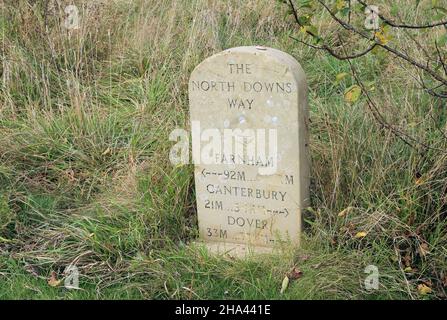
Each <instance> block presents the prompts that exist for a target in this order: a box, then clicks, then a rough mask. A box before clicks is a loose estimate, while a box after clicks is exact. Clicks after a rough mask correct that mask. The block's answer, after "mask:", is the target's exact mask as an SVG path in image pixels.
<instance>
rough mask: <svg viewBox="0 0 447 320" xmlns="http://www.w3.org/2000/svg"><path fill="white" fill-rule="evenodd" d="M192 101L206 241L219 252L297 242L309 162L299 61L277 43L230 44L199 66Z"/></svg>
mask: <svg viewBox="0 0 447 320" xmlns="http://www.w3.org/2000/svg"><path fill="white" fill-rule="evenodd" d="M189 102H190V116H191V126H192V152H193V161H194V165H195V183H196V199H197V211H198V220H199V230H200V237H201V239H202V240H204V241H205V243H206V244H207V246H208V247H209V248H211V249H212V250H214V251H215V250H217V251H219V252H224V251H229V250H236V252H239V253H240V252H241V251H242V252H247V250H250V248H253V251H255V252H257V251H261V250H263V249H268V248H272V247H274V246H275V244H276V243H277V242H278V241H292V242H294V243H296V244H299V239H300V232H301V211H302V209H303V208H305V207H306V206H307V203H308V202H307V201H308V198H309V160H308V145H307V131H308V124H307V121H308V110H307V83H306V78H305V74H304V72H303V70H302V69H301V66H300V65H299V64H298V62H297V61H296V60H295V59H294V58H293V57H292V56H290V55H288V54H286V53H284V52H282V51H279V50H276V49H272V48H265V47H238V48H232V49H228V50H225V51H223V52H221V53H218V54H216V55H214V56H212V57H209V58H207V59H206V60H204V61H203V62H202V63H201V64H200V65H198V66H197V67H196V68H195V70H194V71H193V73H192V74H191V78H190V80H189ZM236 254H238V253H236Z"/></svg>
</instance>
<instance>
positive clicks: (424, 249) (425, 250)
mask: <svg viewBox="0 0 447 320" xmlns="http://www.w3.org/2000/svg"><path fill="white" fill-rule="evenodd" d="M428 253H429V249H428V244H427V243H425V242H424V243H422V244H421V245H420V246H419V254H420V255H421V256H422V257H425V256H426V255H427V254H428Z"/></svg>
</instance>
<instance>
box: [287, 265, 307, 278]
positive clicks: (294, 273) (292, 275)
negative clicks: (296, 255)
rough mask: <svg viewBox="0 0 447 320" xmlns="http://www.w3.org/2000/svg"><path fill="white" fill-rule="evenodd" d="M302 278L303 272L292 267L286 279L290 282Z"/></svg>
mask: <svg viewBox="0 0 447 320" xmlns="http://www.w3.org/2000/svg"><path fill="white" fill-rule="evenodd" d="M302 276H303V272H302V271H301V270H300V269H298V267H293V268H292V270H291V271H290V272H289V274H288V275H287V277H288V278H289V279H290V280H297V279H299V278H301V277H302Z"/></svg>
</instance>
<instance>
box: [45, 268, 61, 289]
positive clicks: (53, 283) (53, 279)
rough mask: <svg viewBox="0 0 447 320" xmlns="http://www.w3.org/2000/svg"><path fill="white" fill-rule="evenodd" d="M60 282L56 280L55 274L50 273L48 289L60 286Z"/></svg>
mask: <svg viewBox="0 0 447 320" xmlns="http://www.w3.org/2000/svg"><path fill="white" fill-rule="evenodd" d="M61 282H62V280H57V277H56V272H54V271H51V276H50V279H48V284H49V285H50V287H58V286H59V285H60V284H61Z"/></svg>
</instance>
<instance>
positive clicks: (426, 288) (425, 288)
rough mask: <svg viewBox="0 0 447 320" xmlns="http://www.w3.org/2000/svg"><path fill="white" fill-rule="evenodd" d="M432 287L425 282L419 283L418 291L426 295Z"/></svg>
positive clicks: (430, 291)
mask: <svg viewBox="0 0 447 320" xmlns="http://www.w3.org/2000/svg"><path fill="white" fill-rule="evenodd" d="M432 291H433V290H432V289H431V288H430V287H429V286H427V285H426V284H425V283H421V284H420V285H418V292H419V293H420V294H422V295H427V294H430V293H432Z"/></svg>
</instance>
